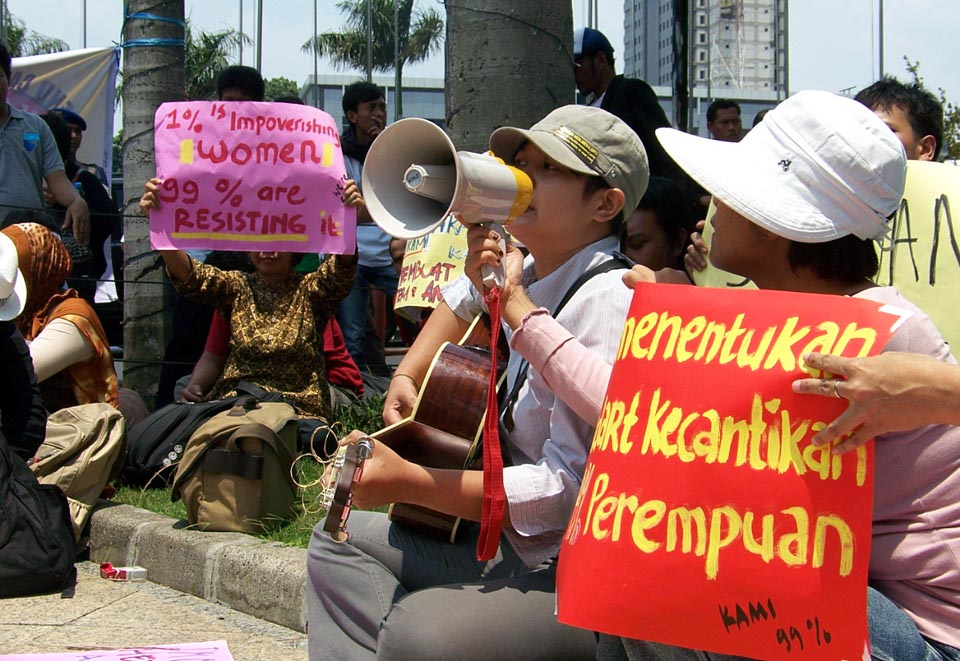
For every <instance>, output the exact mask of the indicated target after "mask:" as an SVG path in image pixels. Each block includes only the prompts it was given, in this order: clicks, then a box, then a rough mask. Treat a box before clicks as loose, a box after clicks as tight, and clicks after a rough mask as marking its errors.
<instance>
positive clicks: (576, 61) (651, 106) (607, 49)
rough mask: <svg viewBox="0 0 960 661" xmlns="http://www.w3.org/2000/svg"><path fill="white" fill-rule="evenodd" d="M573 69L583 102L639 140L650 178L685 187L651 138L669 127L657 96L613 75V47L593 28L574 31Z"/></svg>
mask: <svg viewBox="0 0 960 661" xmlns="http://www.w3.org/2000/svg"><path fill="white" fill-rule="evenodd" d="M573 66H574V69H573V76H574V79H575V80H576V83H577V89H578V90H579V91H580V93H581V94H583V95H584V96H585V97H586V99H587V103H588V104H589V105H591V106H597V107H600V108H603V109H604V110H606V111H607V112H609V113H612V114H614V115H616V116H617V117H619V118H620V119H622V120H623V121H624V122H626V123H627V125H628V126H629V127H630V128H632V129H633V130H634V132H635V133H636V134H637V135H638V136H639V137H640V142H642V143H643V146H644V148H645V149H646V150H647V157H648V158H649V160H650V175H651V176H654V177H669V178H671V179H673V180H674V181H676V182H677V183H679V184H680V185H681V186H683V187H684V188H686V187H687V177H686V176H685V175H684V174H683V171H682V170H681V169H680V168H679V167H678V166H677V164H676V163H674V162H673V160H672V159H671V158H670V157H669V156H667V153H666V152H665V151H664V150H663V147H661V146H660V143H659V142H658V141H657V138H656V136H655V135H654V131H656V130H657V129H658V128H660V127H663V126H667V127H669V126H670V122H669V121H668V120H667V115H666V113H664V112H663V108H661V107H660V102H659V101H658V100H657V95H656V94H655V93H654V91H653V89H652V88H651V87H650V86H649V85H648V84H647V83H645V82H644V81H642V80H639V79H637V78H625V77H624V76H623V75H622V74H621V75H617V72H616V69H615V67H614V58H613V46H611V45H610V41H609V40H608V39H607V38H606V36H604V34H603V33H602V32H600V31H599V30H594V29H593V28H580V29H579V30H577V31H576V32H574V35H573ZM632 211H633V210H632V209H631V210H628V215H629V213H630V212H632Z"/></svg>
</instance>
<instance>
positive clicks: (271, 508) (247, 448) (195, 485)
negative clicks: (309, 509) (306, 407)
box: [171, 397, 298, 532]
mask: <svg viewBox="0 0 960 661" xmlns="http://www.w3.org/2000/svg"><path fill="white" fill-rule="evenodd" d="M297 423H298V418H297V414H296V412H295V411H294V409H293V407H292V406H290V405H289V404H285V403H282V402H263V403H261V402H259V401H257V399H256V398H254V397H242V398H241V399H240V400H239V401H238V402H237V404H236V405H235V406H234V407H233V408H232V409H230V410H228V411H224V412H222V413H218V414H217V415H215V416H213V417H212V418H210V419H209V420H207V421H206V422H205V423H203V424H202V425H200V427H198V428H197V430H196V431H195V432H193V434H192V435H191V436H190V440H189V441H188V442H187V447H186V449H185V450H184V452H183V459H181V461H180V465H179V467H178V468H177V474H176V477H174V479H173V493H172V494H171V499H172V500H174V501H176V500H178V499H179V498H181V497H182V498H183V502H184V504H185V505H186V507H187V520H188V522H189V523H190V525H193V526H196V527H197V528H199V529H201V530H209V531H221V532H258V531H260V530H262V529H263V528H264V526H265V525H267V524H270V523H280V522H283V521H287V520H289V519H291V518H293V517H294V516H296V510H297V507H296V501H297V485H296V483H295V482H294V480H293V477H292V475H291V473H290V467H291V465H292V464H293V460H294V458H295V456H296V448H297Z"/></svg>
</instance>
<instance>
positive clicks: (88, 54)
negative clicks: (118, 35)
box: [7, 48, 120, 177]
mask: <svg viewBox="0 0 960 661" xmlns="http://www.w3.org/2000/svg"><path fill="white" fill-rule="evenodd" d="M119 66H120V49H118V48H86V49H82V50H71V51H64V52H62V53H53V54H51V55H33V56H31V57H16V58H14V59H13V72H12V75H11V77H10V85H9V92H8V93H7V101H8V102H9V103H10V104H12V105H14V106H16V107H17V108H20V109H21V110H26V111H28V112H33V113H37V114H38V115H40V114H43V113H45V112H47V111H48V110H50V109H51V108H68V109H70V110H72V111H74V112H75V113H77V114H78V115H80V116H81V117H83V119H84V120H85V121H86V122H87V130H86V131H84V132H83V143H82V144H81V145H80V150H79V152H78V153H77V160H78V161H81V162H83V163H96V164H97V165H99V166H101V167H102V168H103V169H104V171H105V172H106V173H107V176H108V177H109V176H110V172H111V167H112V163H113V111H114V107H115V103H114V99H115V93H116V85H117V70H118V68H119Z"/></svg>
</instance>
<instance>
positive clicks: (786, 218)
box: [601, 92, 960, 660]
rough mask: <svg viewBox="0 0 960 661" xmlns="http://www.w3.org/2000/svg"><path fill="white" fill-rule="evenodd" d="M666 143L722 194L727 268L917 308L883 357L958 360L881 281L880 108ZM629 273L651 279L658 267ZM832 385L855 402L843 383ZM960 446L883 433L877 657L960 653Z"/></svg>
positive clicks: (958, 437) (626, 644) (885, 205)
mask: <svg viewBox="0 0 960 661" xmlns="http://www.w3.org/2000/svg"><path fill="white" fill-rule="evenodd" d="M657 137H658V138H659V140H660V142H661V143H662V144H663V146H664V148H665V149H666V150H667V152H668V153H669V154H670V156H671V157H673V159H674V160H676V162H677V163H679V164H680V166H681V167H683V168H684V169H685V170H686V171H687V172H688V173H689V174H690V175H691V176H692V177H693V178H694V179H696V180H697V181H698V182H699V183H700V184H701V185H703V186H704V187H705V188H706V189H707V190H708V191H710V192H711V193H712V194H713V197H714V202H715V203H716V204H717V213H716V215H715V216H714V217H713V221H712V223H713V227H714V238H713V242H712V245H711V246H710V261H711V262H712V263H713V264H714V265H715V266H717V267H719V268H722V269H725V270H728V271H731V272H734V273H737V274H739V275H743V276H745V277H748V278H750V279H752V280H753V281H754V282H755V283H756V284H757V286H758V287H760V288H761V289H782V290H787V291H799V292H814V293H820V294H837V295H847V296H857V297H861V298H867V299H870V300H873V301H877V302H880V303H885V304H891V305H895V306H897V307H900V308H905V309H907V310H909V311H911V312H912V313H913V316H912V317H910V319H909V320H907V321H906V322H905V323H904V324H903V325H902V326H901V327H900V328H899V329H898V330H897V332H896V333H894V335H893V337H892V338H891V340H890V341H889V342H888V343H887V345H886V346H885V347H884V351H911V352H915V353H922V354H926V355H928V356H931V357H933V358H935V359H937V360H940V361H943V362H945V363H951V364H955V363H956V361H955V360H954V358H953V356H952V355H951V354H950V350H949V347H948V346H947V344H946V342H945V341H944V340H943V338H942V337H941V336H940V334H939V332H938V331H937V330H936V328H935V327H934V325H933V323H932V322H931V321H930V319H929V318H928V317H927V316H926V315H925V314H923V312H921V311H920V310H919V309H918V308H917V307H916V306H914V305H912V304H911V303H909V302H908V301H906V300H905V299H904V298H903V297H902V296H901V295H900V294H899V293H898V292H897V291H896V290H895V289H893V288H891V287H877V286H875V285H874V284H873V283H872V282H871V281H870V278H871V277H872V276H873V275H874V274H875V273H876V270H877V256H876V248H875V246H874V243H873V240H874V239H879V238H881V237H883V236H884V235H885V234H886V232H887V231H888V227H889V226H888V218H889V217H890V216H891V215H892V214H893V213H894V212H895V211H896V210H897V208H898V206H899V203H900V198H901V197H902V195H903V186H904V180H905V176H906V155H905V153H904V152H903V148H902V145H901V144H900V143H899V141H898V140H897V138H896V136H895V135H894V134H893V132H891V131H890V130H889V129H888V128H887V127H886V126H885V125H884V124H883V123H882V122H881V121H880V120H878V119H877V117H876V116H875V115H874V114H873V113H872V112H871V111H870V110H869V109H867V108H866V107H863V106H860V104H858V103H856V102H855V101H852V100H850V99H846V98H844V97H839V96H835V95H833V94H829V93H826V92H801V93H799V94H796V95H794V96H793V97H791V98H790V99H788V100H787V101H785V102H783V103H782V104H780V106H778V107H777V108H775V109H774V110H772V111H770V113H769V114H767V116H766V117H765V118H764V121H763V123H761V124H760V125H759V126H758V127H757V128H755V129H754V130H753V131H751V132H750V133H749V134H748V136H747V137H746V138H744V140H743V141H741V142H740V143H736V144H733V143H723V142H716V141H710V140H704V139H702V138H697V137H694V136H689V135H686V134H684V133H680V132H679V131H675V130H673V129H659V130H658V131H657ZM630 279H631V280H632V281H636V280H637V279H649V273H639V272H637V273H634V274H632V276H630ZM626 280H628V278H625V281H626ZM824 387H825V388H829V389H831V391H832V393H833V394H834V395H835V396H837V397H842V396H843V382H842V381H833V382H830V383H828V384H825V385H824ZM861 442H862V441H861ZM958 446H960V428H958V427H952V426H948V425H931V426H926V427H920V428H918V429H913V430H910V431H905V432H899V433H889V434H883V435H880V436H878V437H877V442H876V446H875V448H876V461H875V486H874V506H873V507H874V513H873V538H872V544H871V555H870V569H869V579H868V580H869V588H868V590H869V594H868V620H869V629H870V646H871V654H872V655H873V657H874V658H877V659H897V660H908V659H960V649H958V648H960V627H958V617H960V616H958V613H960V510H958V508H957V503H958V502H960V453H958V452H957V447H958ZM851 447H852V446H851V445H850V444H846V443H845V444H844V445H842V446H839V448H838V449H841V450H848V449H851ZM905 471H907V472H908V474H907V475H905V474H904V472H905ZM604 638H605V640H604V641H603V643H602V645H601V648H602V650H606V652H607V653H609V654H610V655H611V656H616V655H617V654H618V653H622V652H626V655H627V656H628V657H629V658H644V659H647V658H661V659H693V658H698V659H702V658H718V659H722V658H728V657H723V656H718V655H708V654H704V653H701V652H694V651H692V650H685V649H680V648H670V647H667V646H663V645H659V644H650V643H645V642H642V641H632V640H623V641H621V645H620V646H618V645H616V644H615V643H616V639H612V640H611V639H607V638H606V637H604ZM611 643H614V644H613V645H611ZM618 647H619V649H618Z"/></svg>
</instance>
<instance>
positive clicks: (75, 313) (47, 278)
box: [2, 223, 119, 411]
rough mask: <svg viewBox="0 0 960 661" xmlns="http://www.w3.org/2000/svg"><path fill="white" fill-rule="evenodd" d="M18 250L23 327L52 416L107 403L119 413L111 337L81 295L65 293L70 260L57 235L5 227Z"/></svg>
mask: <svg viewBox="0 0 960 661" xmlns="http://www.w3.org/2000/svg"><path fill="white" fill-rule="evenodd" d="M2 231H3V234H5V235H6V236H7V237H8V238H10V239H11V240H12V241H13V243H14V245H15V246H16V248H17V256H18V259H19V263H20V271H21V272H22V273H23V277H24V280H25V282H26V286H27V302H26V307H25V309H24V311H23V313H22V314H21V315H20V316H19V317H18V318H17V327H18V328H19V329H20V332H21V333H22V334H23V337H24V338H26V340H27V341H28V342H29V343H30V355H31V356H32V358H33V366H34V370H35V371H36V374H37V381H39V383H40V392H41V394H42V396H43V401H44V403H45V404H46V406H47V410H48V411H57V410H59V409H61V408H65V407H67V406H75V405H77V404H89V403H91V402H105V403H107V404H110V405H112V406H114V407H117V408H119V385H118V383H117V373H116V372H115V371H114V368H113V357H112V355H111V353H110V345H109V343H108V342H107V335H106V332H105V331H104V330H103V326H101V325H100V320H99V319H98V318H97V315H96V313H95V312H94V311H93V308H92V307H91V306H90V304H89V303H88V302H87V301H85V300H83V299H82V298H80V296H79V295H78V294H77V290H75V289H68V290H66V291H63V283H64V281H65V280H66V278H67V276H68V275H69V274H70V269H71V268H72V264H71V261H70V255H69V253H68V252H67V249H66V247H64V245H63V242H62V241H61V240H60V238H59V237H57V235H56V234H54V233H53V232H51V231H50V230H49V229H47V228H46V227H43V226H42V225H39V224H37V223H22V224H17V225H11V226H10V227H7V228H5V229H4V230H2Z"/></svg>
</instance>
